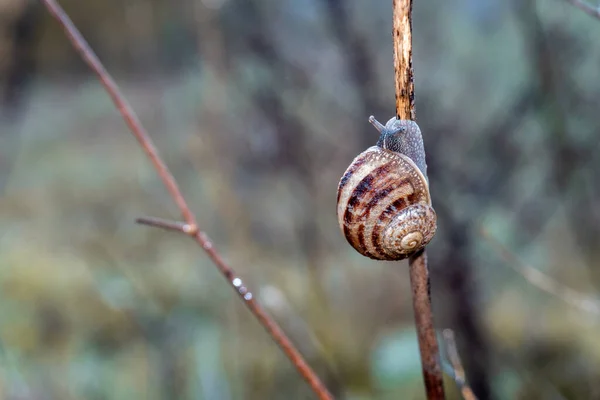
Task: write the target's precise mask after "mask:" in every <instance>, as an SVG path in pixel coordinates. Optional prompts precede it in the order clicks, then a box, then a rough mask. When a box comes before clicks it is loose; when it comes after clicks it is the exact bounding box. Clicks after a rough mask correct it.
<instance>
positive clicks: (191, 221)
mask: <svg viewBox="0 0 600 400" xmlns="http://www.w3.org/2000/svg"><path fill="white" fill-rule="evenodd" d="M42 1H43V3H44V5H45V6H46V8H47V9H48V11H49V12H50V14H52V16H53V17H54V18H55V19H56V20H57V21H58V22H59V23H60V25H61V26H62V28H63V29H64V31H65V34H66V35H67V37H68V38H69V40H70V41H71V43H72V44H73V46H74V47H75V49H76V50H77V51H78V52H79V54H80V55H81V57H82V59H83V60H84V61H85V62H86V63H87V64H88V65H89V67H90V68H91V69H92V70H93V71H94V73H95V74H96V75H97V76H98V78H99V80H100V82H101V83H102V85H103V86H104V88H105V89H106V91H107V92H108V94H109V95H110V97H111V98H112V100H113V102H114V103H115V106H116V107H117V109H118V110H119V112H120V113H121V115H122V117H123V119H124V120H125V122H126V123H127V125H128V126H129V128H130V130H131V132H132V133H133V135H134V136H135V138H136V139H137V140H138V142H139V143H140V146H141V147H142V148H143V150H144V151H145V152H146V154H147V155H148V157H149V158H150V161H151V162H152V164H153V165H154V167H155V169H156V171H157V172H158V174H159V176H160V178H161V180H162V181H163V183H164V185H165V186H166V188H167V190H168V191H169V193H170V195H171V197H172V198H173V200H174V201H175V203H176V204H177V206H178V208H179V210H180V212H181V214H182V216H183V219H184V221H185V223H184V224H180V223H172V222H171V223H170V222H168V221H161V220H157V219H142V221H140V222H143V223H147V224H149V225H154V226H160V227H163V228H168V229H176V230H181V231H182V232H184V233H186V234H187V235H189V236H192V237H193V238H194V240H195V241H196V242H197V243H198V245H200V247H202V248H203V249H204V251H205V252H206V253H207V255H208V257H209V258H210V259H211V261H212V262H213V263H214V264H215V266H216V267H217V268H218V269H219V271H220V272H221V273H222V274H223V276H225V278H226V279H227V280H228V281H229V283H230V284H231V286H232V287H233V288H234V289H235V290H236V292H237V293H238V295H239V296H240V298H241V299H242V300H243V301H244V304H246V306H247V307H248V308H249V309H250V311H251V312H252V314H253V315H254V317H255V318H256V319H257V320H258V321H259V323H260V324H262V326H263V327H264V328H265V330H266V331H267V332H268V333H269V334H270V335H271V337H272V339H273V340H274V341H275V342H276V343H277V344H278V345H279V347H280V348H281V349H282V350H283V352H284V353H285V354H286V356H287V357H288V358H289V359H290V361H291V362H292V364H293V365H294V366H295V367H296V369H297V370H298V373H299V374H300V375H301V376H302V377H303V378H304V379H305V380H306V381H307V382H308V384H309V385H310V387H311V388H312V390H313V391H314V393H315V394H316V395H317V397H318V398H319V399H327V400H329V399H332V398H333V397H332V396H331V394H330V393H329V391H328V390H327V388H326V387H325V385H323V383H322V382H321V380H320V379H319V377H318V376H317V375H316V374H315V372H314V371H313V370H312V369H311V368H310V366H309V365H308V364H307V363H306V361H305V360H304V358H303V357H302V355H301V354H300V352H299V351H298V350H297V349H296V347H295V346H294V345H293V344H292V342H291V341H290V340H289V338H288V337H287V335H286V334H285V333H284V332H283V331H282V330H281V328H280V327H279V325H278V324H277V323H276V322H275V321H274V320H273V319H272V318H271V317H270V316H269V315H268V314H267V313H266V312H265V310H264V309H263V308H262V307H261V306H260V304H258V303H257V302H256V300H255V299H254V296H253V294H252V292H251V291H250V290H249V289H248V288H247V287H246V286H245V285H244V284H243V282H242V280H241V279H240V278H239V277H238V276H237V275H236V273H235V272H234V270H233V269H232V268H231V267H230V266H229V265H227V264H226V263H225V261H224V260H223V258H222V257H221V255H220V253H218V252H217V250H216V249H215V247H214V246H213V244H212V242H211V241H210V239H209V237H208V236H207V235H206V233H204V232H202V231H200V230H199V229H198V228H197V226H198V224H197V223H196V217H195V216H194V214H193V212H192V211H191V209H190V208H189V206H188V205H187V203H186V201H185V199H184V197H183V195H182V194H181V191H180V190H179V187H178V185H177V182H176V181H175V178H174V177H173V175H172V174H171V172H170V171H169V169H168V168H167V166H166V165H165V163H164V162H163V160H162V159H161V158H160V156H159V154H158V151H157V150H156V147H155V146H154V144H153V142H152V140H151V139H150V136H149V135H148V133H147V132H146V130H145V129H144V127H143V126H142V124H141V123H140V121H139V119H138V118H137V116H136V114H135V112H134V111H133V109H132V108H131V106H130V105H129V103H128V102H127V100H125V98H124V96H123V95H122V94H121V92H120V91H119V88H118V86H117V84H116V83H115V82H114V80H113V79H112V77H111V76H110V75H109V74H108V72H107V71H106V69H105V68H104V66H103V65H102V63H101V62H100V60H99V59H98V57H97V56H96V55H95V54H94V52H93V50H92V49H91V48H90V47H89V45H88V44H87V42H86V40H85V39H84V38H83V36H82V35H81V33H80V32H79V31H78V30H77V28H76V27H75V26H74V25H73V22H72V21H71V20H70V18H69V17H68V16H67V14H66V13H65V12H64V10H63V9H62V8H61V7H60V6H59V5H58V4H57V3H56V1H54V0H42ZM186 226H187V229H186V228H184V227H186ZM177 227H180V228H181V229H178V228H177Z"/></svg>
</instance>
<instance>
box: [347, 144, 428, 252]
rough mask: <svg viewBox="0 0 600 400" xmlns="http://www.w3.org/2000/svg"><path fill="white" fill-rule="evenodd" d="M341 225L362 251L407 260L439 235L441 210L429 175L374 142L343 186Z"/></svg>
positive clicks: (356, 161) (350, 240) (353, 245)
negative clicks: (436, 207)
mask: <svg viewBox="0 0 600 400" xmlns="http://www.w3.org/2000/svg"><path fill="white" fill-rule="evenodd" d="M337 215H338V222H339V224H340V228H341V230H342V232H343V234H344V236H345V237H346V239H347V240H348V242H349V243H350V245H352V247H354V248H355V249H356V250H357V251H358V252H359V253H361V254H363V255H364V256H367V257H369V258H373V259H377V260H402V259H405V258H407V257H408V256H409V255H410V254H412V253H414V252H415V251H418V250H419V249H421V248H423V247H424V246H425V245H426V244H427V243H429V241H430V240H431V239H432V238H433V236H434V234H435V230H436V219H437V217H436V214H435V211H434V210H433V208H432V207H431V197H430V195H429V187H428V183H427V180H426V179H425V177H424V176H423V174H422V173H421V171H420V170H419V168H417V166H416V165H415V164H414V162H412V160H411V159H410V158H408V157H406V156H405V155H403V154H400V153H396V152H393V151H389V150H385V149H382V148H380V147H377V146H373V147H370V148H368V149H367V150H365V151H364V152H362V153H361V154H359V155H358V156H357V157H356V158H355V159H354V161H353V162H352V164H350V166H349V167H348V169H347V170H346V172H345V173H344V175H343V176H342V179H341V180H340V183H339V186H338V197H337Z"/></svg>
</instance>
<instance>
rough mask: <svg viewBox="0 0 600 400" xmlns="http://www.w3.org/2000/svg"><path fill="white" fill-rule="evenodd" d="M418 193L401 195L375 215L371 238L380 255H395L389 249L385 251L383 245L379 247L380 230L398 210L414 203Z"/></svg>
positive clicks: (385, 226) (381, 241) (380, 241)
mask: <svg viewBox="0 0 600 400" xmlns="http://www.w3.org/2000/svg"><path fill="white" fill-rule="evenodd" d="M417 197H418V194H416V193H413V194H410V195H408V196H406V197H401V198H399V199H397V200H395V201H394V202H393V203H392V204H390V205H389V206H388V207H387V208H386V209H385V210H383V212H382V213H381V214H380V215H379V216H377V223H376V224H375V228H374V229H373V233H372V234H371V240H372V241H373V243H374V244H375V247H376V249H377V251H378V252H379V254H381V255H382V256H385V255H390V256H391V255H395V254H394V253H392V252H390V251H385V249H384V248H383V247H381V243H383V240H382V239H380V236H381V233H382V231H383V230H384V229H385V228H387V227H388V226H389V225H390V223H391V222H392V220H393V218H394V217H395V216H396V214H398V211H400V210H403V209H405V208H406V207H409V206H410V205H411V204H414V203H415V201H416V200H417Z"/></svg>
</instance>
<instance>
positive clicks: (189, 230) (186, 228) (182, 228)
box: [135, 217, 198, 237]
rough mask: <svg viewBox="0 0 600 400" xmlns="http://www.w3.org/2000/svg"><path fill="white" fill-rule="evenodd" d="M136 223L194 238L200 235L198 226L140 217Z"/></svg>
mask: <svg viewBox="0 0 600 400" xmlns="http://www.w3.org/2000/svg"><path fill="white" fill-rule="evenodd" d="M135 222H137V223H138V224H142V225H148V226H153V227H155V228H161V229H166V230H168V231H177V232H181V233H185V234H186V235H190V236H192V237H194V236H196V233H198V227H197V226H196V225H190V224H188V223H186V222H180V221H171V220H168V219H162V218H156V217H139V218H136V219H135Z"/></svg>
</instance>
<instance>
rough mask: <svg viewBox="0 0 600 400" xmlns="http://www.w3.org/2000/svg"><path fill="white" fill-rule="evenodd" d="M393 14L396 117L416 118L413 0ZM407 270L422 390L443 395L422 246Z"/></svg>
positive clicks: (400, 2)
mask: <svg viewBox="0 0 600 400" xmlns="http://www.w3.org/2000/svg"><path fill="white" fill-rule="evenodd" d="M392 15H393V31H392V36H393V38H394V75H395V87H396V115H397V117H398V119H410V120H415V118H416V114H415V103H414V98H415V85H414V79H413V67H412V0H394V1H393V14H392ZM409 270H410V284H411V287H412V295H413V296H412V297H413V309H414V313H415V324H416V327H417V337H418V340H419V350H420V352H421V365H422V367H423V379H424V380H425V391H426V393H427V398H428V399H430V400H431V399H444V398H445V396H444V383H443V377H442V369H441V367H440V360H439V349H438V343H437V338H436V335H435V328H434V325H433V311H432V308H431V294H430V291H429V289H430V281H429V269H428V267H427V254H426V253H425V251H424V250H423V251H420V252H418V253H416V254H414V255H413V256H412V257H410V259H409Z"/></svg>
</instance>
